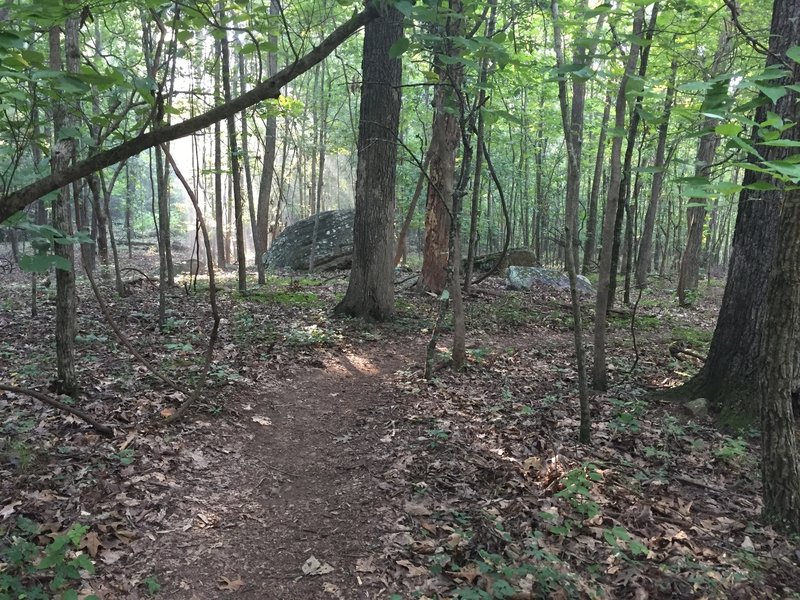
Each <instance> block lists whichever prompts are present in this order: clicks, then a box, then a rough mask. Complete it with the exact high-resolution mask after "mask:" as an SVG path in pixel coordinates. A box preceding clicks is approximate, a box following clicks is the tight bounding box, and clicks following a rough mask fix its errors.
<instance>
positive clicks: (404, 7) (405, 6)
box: [394, 0, 414, 18]
mask: <svg viewBox="0 0 800 600" xmlns="http://www.w3.org/2000/svg"><path fill="white" fill-rule="evenodd" d="M394 7H395V8H396V9H397V10H399V11H400V12H401V13H402V14H403V16H404V17H408V18H411V10H412V9H413V8H414V7H413V5H412V4H411V2H408V1H407V0H401V1H400V2H397V3H395V5H394Z"/></svg>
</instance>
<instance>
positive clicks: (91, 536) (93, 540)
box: [79, 531, 100, 558]
mask: <svg viewBox="0 0 800 600" xmlns="http://www.w3.org/2000/svg"><path fill="white" fill-rule="evenodd" d="M79 547H80V548H86V551H87V552H88V553H89V556H91V557H92V558H94V557H95V556H97V550H98V549H99V548H100V538H99V537H97V534H96V533H95V532H94V531H90V532H89V533H87V534H86V535H85V536H83V539H82V540H81V545H80V546H79Z"/></svg>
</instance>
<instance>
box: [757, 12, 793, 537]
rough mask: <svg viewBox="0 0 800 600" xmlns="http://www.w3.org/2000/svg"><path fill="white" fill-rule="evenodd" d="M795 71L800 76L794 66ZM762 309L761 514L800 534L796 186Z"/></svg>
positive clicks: (783, 215)
mask: <svg viewBox="0 0 800 600" xmlns="http://www.w3.org/2000/svg"><path fill="white" fill-rule="evenodd" d="M799 8H800V7H799ZM795 39H797V38H795ZM795 75H800V68H798V67H797V65H796V66H795ZM795 81H800V78H797V79H795ZM787 116H789V115H785V114H784V117H787ZM798 118H800V110H797V109H795V110H794V115H793V120H794V122H795V123H796V122H797V119H798ZM795 127H796V126H795ZM765 312H766V317H765V323H764V364H763V367H762V368H761V372H760V377H759V392H760V399H761V449H762V454H763V456H762V460H761V481H762V483H763V486H764V487H763V497H764V516H765V517H766V518H767V519H768V520H770V521H773V522H775V523H776V524H778V525H779V526H780V527H782V528H786V529H789V530H790V531H793V532H800V460H799V459H798V453H797V436H796V435H795V426H794V414H793V412H792V392H793V391H794V389H795V381H796V379H797V377H798V374H799V373H798V372H797V368H796V365H795V363H796V362H797V361H796V357H797V350H798V344H797V335H798V333H800V191H798V190H797V189H794V190H792V191H787V192H785V198H784V199H783V209H782V211H781V215H780V224H779V226H778V242H777V250H776V252H775V260H774V263H773V265H772V270H771V274H770V279H769V286H768V289H767V300H766V307H765Z"/></svg>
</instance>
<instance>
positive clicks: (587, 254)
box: [537, 94, 611, 276]
mask: <svg viewBox="0 0 800 600" xmlns="http://www.w3.org/2000/svg"><path fill="white" fill-rule="evenodd" d="M610 112H611V95H610V94H606V101H605V106H604V108H603V119H602V121H601V123H600V136H599V137H598V139H597V156H596V158H595V161H594V174H593V175H592V189H591V191H590V192H589V215H588V217H587V219H586V242H585V244H584V246H583V267H582V268H581V273H582V274H583V275H584V276H585V275H588V274H589V272H590V271H591V269H592V264H593V263H594V261H595V253H596V252H597V201H598V199H599V198H600V183H601V181H602V179H603V158H604V156H605V153H606V129H607V128H608V118H609V114H610ZM537 187H538V186H537Z"/></svg>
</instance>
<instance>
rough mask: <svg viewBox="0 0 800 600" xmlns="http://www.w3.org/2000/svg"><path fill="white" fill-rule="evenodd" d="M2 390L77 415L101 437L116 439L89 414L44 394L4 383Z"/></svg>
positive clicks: (111, 432)
mask: <svg viewBox="0 0 800 600" xmlns="http://www.w3.org/2000/svg"><path fill="white" fill-rule="evenodd" d="M0 390H2V391H4V392H11V393H13V394H21V395H23V396H29V397H31V398H35V399H36V400H38V401H39V402H42V403H44V404H47V405H48V406H52V407H53V408H57V409H58V410H63V411H64V412H67V413H69V414H71V415H75V416H76V417H78V418H79V419H81V420H82V421H85V422H86V423H87V424H89V425H91V426H92V429H94V430H95V431H96V432H97V433H99V434H100V435H104V436H106V437H114V430H113V429H112V428H111V427H109V426H108V425H103V424H102V423H100V422H98V421H97V419H95V418H94V417H93V416H92V415H90V414H89V413H87V412H85V411H82V410H81V409H80V408H74V407H72V406H69V405H67V404H64V403H63V402H59V401H58V400H55V399H53V398H51V397H50V396H48V395H47V394H43V393H42V392H37V391H36V390H29V389H27V388H20V387H15V386H13V385H6V384H4V383H0Z"/></svg>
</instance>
